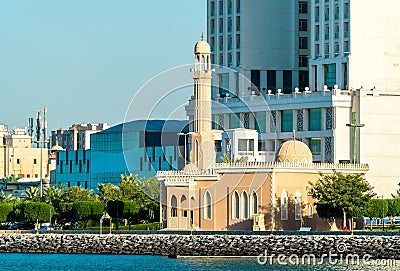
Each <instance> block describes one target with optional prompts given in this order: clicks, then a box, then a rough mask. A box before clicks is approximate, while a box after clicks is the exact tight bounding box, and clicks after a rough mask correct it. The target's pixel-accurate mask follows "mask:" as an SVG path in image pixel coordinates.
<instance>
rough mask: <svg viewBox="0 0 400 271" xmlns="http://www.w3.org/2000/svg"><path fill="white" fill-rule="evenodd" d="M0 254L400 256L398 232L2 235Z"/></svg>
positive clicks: (0, 238) (398, 257) (0, 237)
mask: <svg viewBox="0 0 400 271" xmlns="http://www.w3.org/2000/svg"><path fill="white" fill-rule="evenodd" d="M0 252H14V253H90V254H155V255H187V256H257V255H260V254H262V253H265V252H267V253H268V254H269V255H271V254H276V255H278V254H284V255H288V256H289V255H292V254H296V255H299V256H301V255H304V254H313V255H315V256H316V257H320V256H322V254H328V253H329V252H331V253H336V254H340V253H341V254H357V255H359V256H360V257H362V256H363V255H365V254H369V255H371V257H372V258H392V259H400V238H399V237H398V236H335V235H323V236H320V235H306V236H302V235H199V234H196V235H179V234H151V235H150V234H120V235H107V234H104V235H96V234H38V235H35V234H3V235H1V236H0Z"/></svg>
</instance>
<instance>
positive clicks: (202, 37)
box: [201, 30, 204, 40]
mask: <svg viewBox="0 0 400 271" xmlns="http://www.w3.org/2000/svg"><path fill="white" fill-rule="evenodd" d="M201 40H204V30H203V31H202V32H201Z"/></svg>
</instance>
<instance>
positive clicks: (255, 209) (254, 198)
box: [251, 191, 258, 215]
mask: <svg viewBox="0 0 400 271" xmlns="http://www.w3.org/2000/svg"><path fill="white" fill-rule="evenodd" d="M251 201H252V202H251V203H252V204H251V205H252V212H253V215H256V214H258V197H257V193H256V192H255V191H253V193H252V194H251Z"/></svg>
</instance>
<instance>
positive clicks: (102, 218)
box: [100, 212, 111, 234]
mask: <svg viewBox="0 0 400 271" xmlns="http://www.w3.org/2000/svg"><path fill="white" fill-rule="evenodd" d="M104 219H110V234H111V216H110V215H109V214H108V213H107V212H104V213H103V215H102V217H101V218H100V234H101V233H102V225H103V220H104Z"/></svg>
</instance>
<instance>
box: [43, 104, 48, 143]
mask: <svg viewBox="0 0 400 271" xmlns="http://www.w3.org/2000/svg"><path fill="white" fill-rule="evenodd" d="M42 112H43V129H42V132H43V147H44V148H45V147H46V143H47V120H46V114H47V108H46V107H43V109H42Z"/></svg>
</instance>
